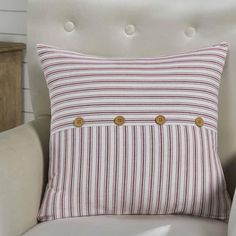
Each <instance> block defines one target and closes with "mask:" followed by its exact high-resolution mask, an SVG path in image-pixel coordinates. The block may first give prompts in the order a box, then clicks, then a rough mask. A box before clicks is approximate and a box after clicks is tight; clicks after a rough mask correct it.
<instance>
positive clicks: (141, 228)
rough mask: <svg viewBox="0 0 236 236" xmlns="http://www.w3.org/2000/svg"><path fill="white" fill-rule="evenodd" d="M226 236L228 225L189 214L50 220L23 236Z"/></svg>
mask: <svg viewBox="0 0 236 236" xmlns="http://www.w3.org/2000/svg"><path fill="white" fill-rule="evenodd" d="M52 235H56V236H65V235H68V236H111V235H112V236H134V235H135V236H226V235H227V224H225V223H223V222H218V221H214V220H208V219H201V218H195V217H189V216H93V217H81V218H71V219H64V220H55V221H49V222H47V223H42V224H39V225H37V226H36V227H35V228H33V229H32V230H30V231H29V232H28V233H26V234H24V235H23V236H52Z"/></svg>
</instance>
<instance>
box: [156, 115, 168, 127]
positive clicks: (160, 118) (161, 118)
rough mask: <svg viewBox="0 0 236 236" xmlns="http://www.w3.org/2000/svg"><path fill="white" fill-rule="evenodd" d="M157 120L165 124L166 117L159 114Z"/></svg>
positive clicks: (160, 123) (159, 123) (158, 122)
mask: <svg viewBox="0 0 236 236" xmlns="http://www.w3.org/2000/svg"><path fill="white" fill-rule="evenodd" d="M155 122H156V123H157V124H158V125H163V124H165V122H166V118H165V117H164V116H162V115H159V116H157V117H156V118H155Z"/></svg>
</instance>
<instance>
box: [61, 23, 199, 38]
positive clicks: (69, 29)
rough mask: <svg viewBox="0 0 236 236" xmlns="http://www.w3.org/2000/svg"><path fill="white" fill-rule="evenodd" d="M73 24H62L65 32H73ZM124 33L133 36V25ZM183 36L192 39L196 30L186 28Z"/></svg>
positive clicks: (134, 28) (126, 28) (134, 29)
mask: <svg viewBox="0 0 236 236" xmlns="http://www.w3.org/2000/svg"><path fill="white" fill-rule="evenodd" d="M75 27H76V26H75V24H74V23H73V22H72V21H68V22H66V23H65V24H64V29H65V31H67V32H72V31H74V30H75ZM124 32H125V33H126V34H127V35H129V36H131V35H134V34H135V32H136V27H135V26H134V25H126V26H125V29H124ZM184 34H185V35H186V36H187V37H189V38H192V37H193V36H194V35H195V34H196V29H195V28H193V27H188V28H186V29H185V30H184Z"/></svg>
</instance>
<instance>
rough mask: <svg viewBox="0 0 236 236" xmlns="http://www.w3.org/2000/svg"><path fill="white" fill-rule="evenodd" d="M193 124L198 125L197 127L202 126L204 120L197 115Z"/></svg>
mask: <svg viewBox="0 0 236 236" xmlns="http://www.w3.org/2000/svg"><path fill="white" fill-rule="evenodd" d="M195 124H196V125H197V126H198V127H202V126H203V125H204V120H203V119H202V117H198V118H196V119H195Z"/></svg>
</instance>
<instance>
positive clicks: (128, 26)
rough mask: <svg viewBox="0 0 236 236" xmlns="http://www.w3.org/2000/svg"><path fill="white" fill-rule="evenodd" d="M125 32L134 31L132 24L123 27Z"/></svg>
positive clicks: (131, 33)
mask: <svg viewBox="0 0 236 236" xmlns="http://www.w3.org/2000/svg"><path fill="white" fill-rule="evenodd" d="M125 33H126V34H127V35H133V34H134V33H135V26H134V25H127V26H126V27H125Z"/></svg>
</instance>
